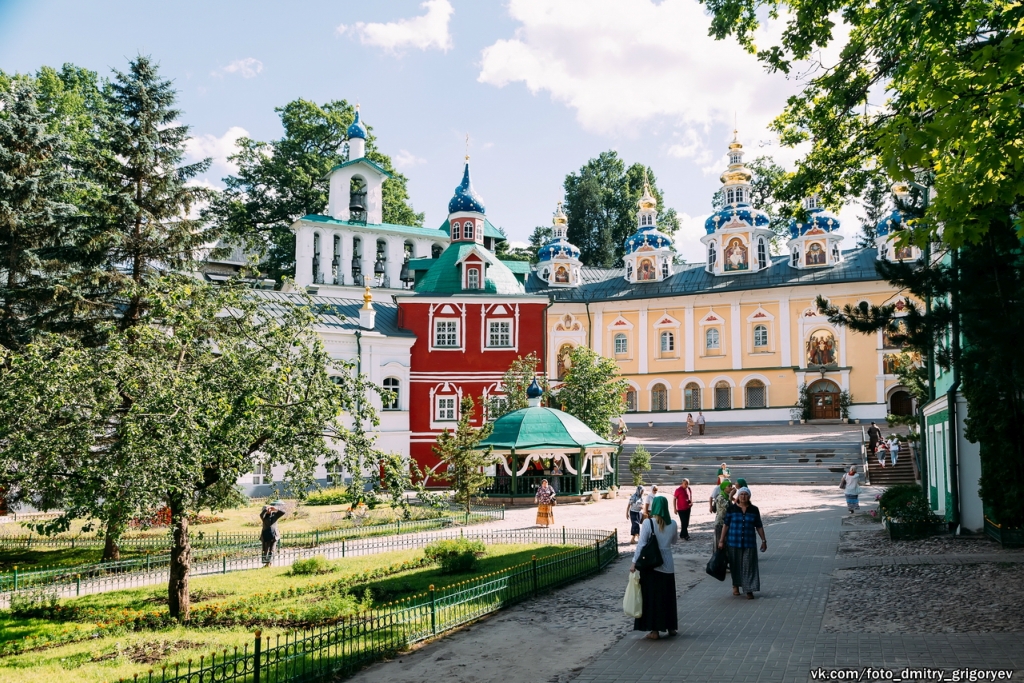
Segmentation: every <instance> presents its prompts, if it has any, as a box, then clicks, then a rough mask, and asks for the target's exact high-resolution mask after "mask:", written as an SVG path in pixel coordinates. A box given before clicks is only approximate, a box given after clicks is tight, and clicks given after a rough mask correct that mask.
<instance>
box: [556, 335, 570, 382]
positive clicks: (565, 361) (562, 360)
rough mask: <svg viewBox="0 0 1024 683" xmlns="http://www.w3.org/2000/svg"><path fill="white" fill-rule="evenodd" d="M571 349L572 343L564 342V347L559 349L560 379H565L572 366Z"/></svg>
mask: <svg viewBox="0 0 1024 683" xmlns="http://www.w3.org/2000/svg"><path fill="white" fill-rule="evenodd" d="M571 351H572V344H562V348H560V349H558V379H565V375H566V373H567V372H569V368H571V367H572V361H571V360H569V353H570V352H571Z"/></svg>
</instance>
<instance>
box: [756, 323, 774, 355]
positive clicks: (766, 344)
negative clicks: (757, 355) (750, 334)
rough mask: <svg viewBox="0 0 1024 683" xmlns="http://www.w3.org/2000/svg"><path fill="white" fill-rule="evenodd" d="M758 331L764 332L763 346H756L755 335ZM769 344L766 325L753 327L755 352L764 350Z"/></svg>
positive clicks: (760, 324) (759, 324) (761, 324)
mask: <svg viewBox="0 0 1024 683" xmlns="http://www.w3.org/2000/svg"><path fill="white" fill-rule="evenodd" d="M758 330H762V331H763V332H764V343H763V344H758V343H757V333H758ZM769 342H770V339H769V338H768V325H766V324H765V323H757V324H756V325H754V349H755V350H766V349H768V348H769Z"/></svg>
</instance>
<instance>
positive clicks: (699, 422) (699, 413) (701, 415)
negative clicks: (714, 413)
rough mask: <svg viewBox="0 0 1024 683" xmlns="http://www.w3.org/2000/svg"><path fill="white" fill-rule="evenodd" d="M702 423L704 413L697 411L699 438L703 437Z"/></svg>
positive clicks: (703, 421)
mask: <svg viewBox="0 0 1024 683" xmlns="http://www.w3.org/2000/svg"><path fill="white" fill-rule="evenodd" d="M704 423H705V420H704V413H703V412H701V411H697V428H698V430H699V431H700V435H701V436H704Z"/></svg>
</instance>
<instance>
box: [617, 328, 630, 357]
mask: <svg viewBox="0 0 1024 683" xmlns="http://www.w3.org/2000/svg"><path fill="white" fill-rule="evenodd" d="M627 353H629V339H628V338H627V337H626V335H625V334H624V333H622V332H619V333H618V334H616V335H615V355H617V356H621V355H624V354H627Z"/></svg>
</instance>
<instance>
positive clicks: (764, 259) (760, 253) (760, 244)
mask: <svg viewBox="0 0 1024 683" xmlns="http://www.w3.org/2000/svg"><path fill="white" fill-rule="evenodd" d="M767 267H768V246H767V245H766V244H765V242H764V239H759V240H758V241H757V268H758V270H764V269H765V268H767Z"/></svg>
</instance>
